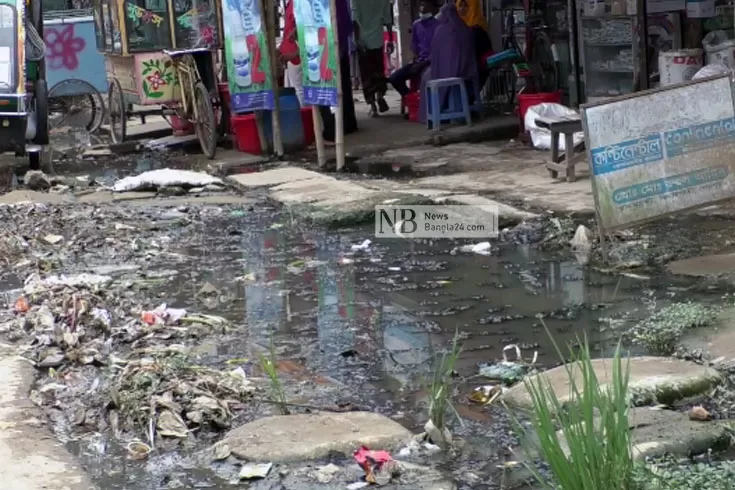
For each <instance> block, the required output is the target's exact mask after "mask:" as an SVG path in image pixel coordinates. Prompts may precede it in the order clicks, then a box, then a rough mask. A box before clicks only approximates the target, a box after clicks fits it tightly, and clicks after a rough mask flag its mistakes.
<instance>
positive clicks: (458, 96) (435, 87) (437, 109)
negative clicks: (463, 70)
mask: <svg viewBox="0 0 735 490" xmlns="http://www.w3.org/2000/svg"><path fill="white" fill-rule="evenodd" d="M442 88H446V89H447V90H448V91H449V97H448V99H449V107H448V108H447V111H446V112H442V107H441V106H442V105H441V102H440V100H439V89H442ZM426 91H427V95H428V96H427V97H426V125H427V128H431V129H433V130H434V131H436V130H438V129H440V128H441V123H442V122H443V121H454V120H455V119H464V120H465V121H466V122H467V125H468V126H469V125H471V124H472V119H471V116H470V102H469V99H468V98H467V88H466V87H465V81H464V80H463V79H461V78H457V77H453V78H440V79H438V80H431V81H430V82H428V83H427V84H426Z"/></svg>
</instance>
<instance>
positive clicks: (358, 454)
mask: <svg viewBox="0 0 735 490" xmlns="http://www.w3.org/2000/svg"><path fill="white" fill-rule="evenodd" d="M353 456H354V458H355V461H356V462H357V464H358V465H360V468H362V469H363V471H364V472H365V481H367V482H368V483H377V480H376V473H378V472H380V471H381V469H382V468H383V466H384V465H385V464H386V463H388V462H390V461H393V457H392V456H391V455H390V453H389V452H388V451H382V450H378V451H372V450H370V449H369V448H367V447H366V446H362V447H361V448H360V449H358V450H357V451H355V453H354V454H353Z"/></svg>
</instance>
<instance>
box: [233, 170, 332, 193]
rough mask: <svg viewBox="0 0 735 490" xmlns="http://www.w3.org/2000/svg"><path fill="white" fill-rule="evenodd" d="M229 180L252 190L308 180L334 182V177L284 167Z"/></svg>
mask: <svg viewBox="0 0 735 490" xmlns="http://www.w3.org/2000/svg"><path fill="white" fill-rule="evenodd" d="M228 179H229V181H230V182H232V183H233V184H235V185H238V186H242V187H250V188H255V187H270V186H275V185H279V184H286V183H288V182H296V181H299V180H307V179H322V180H329V179H332V180H334V178H333V177H329V176H326V175H324V174H320V173H318V172H312V171H311V170H304V169H303V168H298V167H284V168H276V169H273V170H266V171H264V172H253V173H247V174H238V175H231V176H230V177H229V178H228Z"/></svg>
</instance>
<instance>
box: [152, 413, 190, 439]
mask: <svg viewBox="0 0 735 490" xmlns="http://www.w3.org/2000/svg"><path fill="white" fill-rule="evenodd" d="M157 427H158V435H160V436H162V437H176V438H179V439H186V437H187V436H188V435H189V430H188V429H187V427H186V422H184V420H183V419H182V418H181V416H180V415H178V414H176V413H174V412H172V411H171V410H164V411H162V412H161V413H160V414H159V415H158V424H157Z"/></svg>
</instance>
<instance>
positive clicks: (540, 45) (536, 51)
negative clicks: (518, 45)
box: [531, 32, 559, 92]
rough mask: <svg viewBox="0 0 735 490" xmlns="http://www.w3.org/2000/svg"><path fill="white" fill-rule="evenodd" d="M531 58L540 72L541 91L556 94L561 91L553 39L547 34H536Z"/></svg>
mask: <svg viewBox="0 0 735 490" xmlns="http://www.w3.org/2000/svg"><path fill="white" fill-rule="evenodd" d="M531 58H532V60H531V64H532V65H534V66H537V67H538V69H539V71H540V73H539V75H540V78H541V79H540V80H539V85H540V87H539V91H540V92H556V91H557V90H559V73H558V72H559V70H558V67H557V66H556V61H554V51H553V49H552V47H551V39H549V36H548V35H547V34H546V33H545V32H537V33H536V34H535V36H534V42H533V52H532V53H531Z"/></svg>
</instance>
